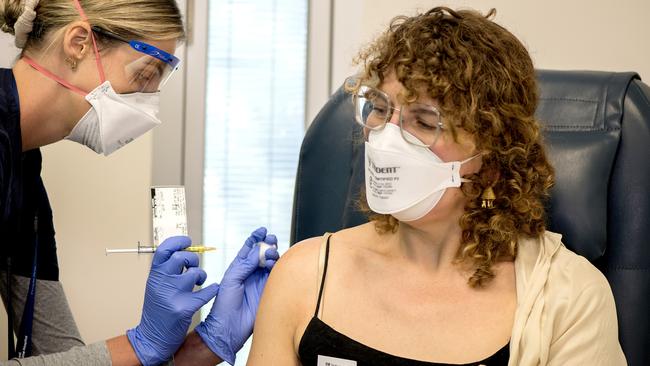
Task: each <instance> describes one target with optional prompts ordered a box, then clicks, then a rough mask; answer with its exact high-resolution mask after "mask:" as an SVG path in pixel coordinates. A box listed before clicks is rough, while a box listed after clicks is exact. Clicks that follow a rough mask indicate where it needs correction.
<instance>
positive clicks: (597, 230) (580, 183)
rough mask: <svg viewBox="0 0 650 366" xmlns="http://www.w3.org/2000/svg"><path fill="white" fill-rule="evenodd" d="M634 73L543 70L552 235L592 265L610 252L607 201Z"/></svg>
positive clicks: (542, 113) (542, 100)
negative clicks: (552, 182) (550, 167)
mask: <svg viewBox="0 0 650 366" xmlns="http://www.w3.org/2000/svg"><path fill="white" fill-rule="evenodd" d="M635 78H638V75H637V74H635V73H613V72H593V71H551V70H539V71H538V72H537V79H538V84H539V90H540V101H539V106H538V108H537V113H536V117H537V118H538V119H539V120H540V121H541V123H542V128H543V131H544V136H545V145H546V147H547V152H548V155H549V158H550V160H551V163H552V164H553V166H554V168H555V173H556V174H555V175H556V176H555V187H553V190H552V193H551V202H550V209H549V210H548V213H549V221H550V222H549V229H550V230H553V231H556V232H559V233H562V234H563V237H564V239H563V241H564V243H565V244H566V245H567V246H568V247H569V248H571V249H572V250H574V251H576V252H578V253H580V254H581V255H583V256H585V257H586V258H587V259H589V260H591V261H593V260H596V259H598V258H600V257H602V256H603V254H604V252H605V248H606V246H607V196H608V187H609V180H610V174H611V172H612V168H613V165H614V160H615V157H616V150H617V148H618V144H619V141H620V136H621V120H622V118H623V103H624V100H625V93H626V91H627V88H628V85H629V84H630V82H631V81H632V80H634V79H635Z"/></svg>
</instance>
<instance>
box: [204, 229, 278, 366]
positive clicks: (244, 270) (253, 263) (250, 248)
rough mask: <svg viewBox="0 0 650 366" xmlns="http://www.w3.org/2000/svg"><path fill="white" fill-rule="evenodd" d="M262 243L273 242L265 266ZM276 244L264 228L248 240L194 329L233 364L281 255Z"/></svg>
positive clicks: (217, 352) (250, 332) (213, 349)
mask: <svg viewBox="0 0 650 366" xmlns="http://www.w3.org/2000/svg"><path fill="white" fill-rule="evenodd" d="M259 242H265V243H267V244H272V245H273V247H272V248H270V249H267V251H266V253H265V258H266V263H265V265H264V268H261V267H259V260H260V255H259V245H256V243H259ZM277 244H278V239H276V237H275V235H268V236H267V235H266V229H265V228H263V227H262V228H259V229H257V230H255V231H254V232H253V233H252V234H251V236H250V237H249V238H248V239H246V243H245V244H244V246H243V247H242V248H241V250H240V251H239V253H238V254H237V257H236V258H235V260H233V262H232V263H231V264H230V266H229V267H228V270H226V273H225V274H224V276H223V280H222V281H221V285H220V287H219V296H217V298H216V300H214V305H213V306H212V310H210V314H208V316H207V318H206V319H205V321H203V322H201V324H199V326H197V327H196V329H195V330H196V332H197V333H198V334H199V336H201V338H202V339H203V342H205V344H206V345H207V346H208V347H209V348H210V349H211V350H212V352H214V353H215V354H216V355H217V356H219V357H221V359H222V360H224V361H226V362H228V363H229V364H231V365H234V363H235V354H236V353H237V351H239V349H240V348H242V346H243V345H244V343H245V342H246V340H247V339H248V337H250V336H251V334H252V333H253V324H254V323H255V315H256V314H257V307H258V306H259V304H260V298H261V297H262V290H264V285H266V280H267V279H268V277H269V272H270V271H271V269H272V268H273V266H274V265H275V262H276V261H277V260H278V258H279V257H280V256H279V254H278V251H277Z"/></svg>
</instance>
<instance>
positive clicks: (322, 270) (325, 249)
mask: <svg viewBox="0 0 650 366" xmlns="http://www.w3.org/2000/svg"><path fill="white" fill-rule="evenodd" d="M331 236H332V233H325V235H323V241H322V242H321V245H320V254H319V256H318V279H319V280H320V283H319V286H318V287H319V289H318V300H317V301H316V311H315V312H314V317H315V318H318V317H319V311H320V310H321V302H322V299H323V290H324V289H325V276H326V275H327V262H328V261H329V255H330V237H331Z"/></svg>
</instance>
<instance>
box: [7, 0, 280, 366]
mask: <svg viewBox="0 0 650 366" xmlns="http://www.w3.org/2000/svg"><path fill="white" fill-rule="evenodd" d="M0 26H1V27H2V31H4V32H7V33H11V34H13V35H14V36H15V43H16V46H18V47H19V48H21V49H22V52H21V55H20V58H19V60H18V61H17V62H16V64H15V66H14V68H13V69H11V70H9V69H0V265H1V266H2V270H3V272H4V273H3V276H2V281H0V285H2V286H1V287H3V288H4V289H3V291H1V292H2V296H3V301H4V302H5V306H6V308H7V313H8V317H9V323H10V324H12V325H13V326H14V328H15V329H16V332H17V334H18V337H17V339H18V344H17V345H16V346H15V347H14V345H13V335H11V336H10V337H9V341H10V345H9V349H10V358H12V360H10V361H7V362H5V363H3V362H0V365H115V366H119V365H138V364H143V365H157V364H162V363H165V362H175V363H176V364H177V365H181V364H192V365H201V364H206V365H208V364H210V365H214V364H216V363H218V362H221V361H222V360H223V361H227V362H229V363H231V364H232V363H234V361H235V353H236V352H237V351H238V350H239V348H241V346H242V345H243V343H244V342H245V340H246V339H247V338H248V337H249V336H250V334H251V332H252V327H253V322H254V319H255V313H256V310H257V305H258V303H259V298H260V296H261V292H262V289H263V288H264V285H265V283H266V279H267V277H268V273H269V271H270V268H272V267H273V265H274V264H275V260H276V259H277V258H278V254H277V251H276V250H275V249H271V250H268V251H266V252H265V255H264V256H262V258H261V259H260V256H259V250H260V249H259V248H258V247H257V246H256V245H255V244H256V243H258V242H262V241H264V242H266V243H269V244H277V240H276V239H275V237H274V236H273V235H267V232H266V229H264V228H260V229H258V230H256V231H255V232H253V233H252V235H251V236H250V237H249V238H248V239H247V240H246V243H245V244H244V246H243V247H242V249H241V251H240V252H239V254H238V255H237V258H235V260H234V261H233V263H232V264H231V266H230V267H229V269H228V270H227V271H226V274H225V275H224V278H223V280H222V282H221V284H220V285H216V284H213V285H210V286H207V287H205V288H204V289H202V290H199V291H196V292H193V288H194V286H195V285H201V284H202V283H203V282H204V281H205V279H206V274H205V272H204V271H203V270H201V269H199V268H198V257H197V256H196V254H193V253H188V252H184V251H182V249H183V248H185V247H187V246H189V245H190V240H189V238H187V237H174V238H170V239H168V240H166V241H165V242H164V243H163V244H162V245H161V246H160V247H159V248H158V251H157V252H156V253H155V255H154V257H153V261H152V268H151V272H150V274H149V278H148V280H147V286H146V290H145V291H146V292H145V296H144V299H145V300H144V306H143V313H142V318H141V322H140V324H139V325H138V326H136V327H135V328H133V329H131V330H129V331H127V332H126V334H125V335H121V336H118V337H116V338H113V339H110V340H108V341H105V342H99V343H97V344H92V345H89V346H84V344H83V342H82V341H81V338H80V336H79V332H78V330H77V328H76V325H75V323H74V320H73V318H72V315H71V312H70V309H69V307H68V304H67V301H66V299H65V295H64V293H63V289H62V287H61V285H60V283H59V282H58V264H57V257H56V245H55V241H54V228H53V223H52V211H51V208H50V205H49V201H48V197H47V193H46V190H45V187H44V185H43V181H42V180H41V177H40V171H41V154H40V151H39V147H41V146H45V145H48V144H51V143H54V142H57V141H59V140H62V139H68V140H72V141H75V142H78V143H80V144H83V145H85V146H87V147H88V148H90V149H92V150H94V151H95V152H96V153H98V154H104V155H109V154H111V153H112V152H114V151H116V150H117V149H119V148H121V147H122V146H124V145H126V144H128V143H129V142H131V141H133V140H134V139H135V138H137V137H139V136H141V135H142V134H144V133H145V132H147V131H149V130H150V129H152V128H153V127H155V126H157V125H158V124H160V120H158V117H157V112H158V104H159V101H158V91H159V90H160V89H161V88H162V87H163V86H164V84H165V81H166V80H168V78H169V76H170V75H171V73H172V72H173V71H174V70H175V69H176V68H177V66H178V64H179V62H180V60H179V59H178V58H177V57H176V56H174V51H175V49H176V45H177V43H178V42H179V41H182V40H183V37H184V31H183V24H182V20H181V15H180V12H179V9H178V7H177V5H176V2H175V1H174V0H41V1H40V2H39V1H38V0H23V1H21V0H0ZM260 260H262V261H264V262H265V263H263V265H262V266H261V267H260V266H259V262H260ZM36 283H38V287H36V286H35V285H36ZM34 289H36V292H35V294H34ZM217 292H218V296H217V297H216V300H215V303H214V305H213V308H212V310H211V313H210V315H209V316H208V317H207V318H206V320H205V321H204V322H202V323H201V324H200V325H199V326H198V327H197V328H196V329H195V330H194V331H193V332H191V333H190V334H189V335H187V332H188V330H189V326H190V323H191V318H192V316H193V314H194V313H195V312H196V311H197V310H198V309H199V308H200V307H201V306H203V305H204V304H206V303H207V302H208V301H210V300H211V299H213V298H215V296H216V295H217ZM26 293H27V294H28V295H27V296H25V294H26ZM53 315H54V316H53ZM10 334H12V332H10ZM174 354H175V355H176V356H175V357H174ZM30 356H32V357H30ZM173 358H175V360H173V361H170V360H172V359H173Z"/></svg>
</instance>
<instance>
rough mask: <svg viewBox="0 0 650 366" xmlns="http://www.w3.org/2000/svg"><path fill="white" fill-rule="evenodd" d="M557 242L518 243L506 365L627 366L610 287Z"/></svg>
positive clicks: (549, 236)
mask: <svg viewBox="0 0 650 366" xmlns="http://www.w3.org/2000/svg"><path fill="white" fill-rule="evenodd" d="M561 239H562V236H561V235H559V234H556V233H552V232H546V233H545V234H544V235H543V236H542V237H541V238H540V239H525V240H521V241H520V242H519V249H518V253H517V258H516V259H515V274H516V282H517V310H516V312H515V321H514V325H513V328H512V336H511V339H510V361H509V362H508V365H509V366H515V365H517V366H528V365H590V366H593V365H607V366H617V365H626V364H627V363H626V361H625V355H624V354H623V351H622V349H621V346H620V344H619V342H618V322H617V320H616V305H615V304H614V296H613V295H612V291H611V289H610V287H609V283H608V282H607V280H606V279H605V276H603V274H602V273H600V271H598V269H596V268H595V267H594V266H593V265H591V263H589V262H588V261H587V260H586V259H585V258H583V257H581V256H579V255H577V254H575V253H573V252H572V251H570V250H568V249H567V248H565V247H564V245H563V244H562V242H561Z"/></svg>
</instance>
